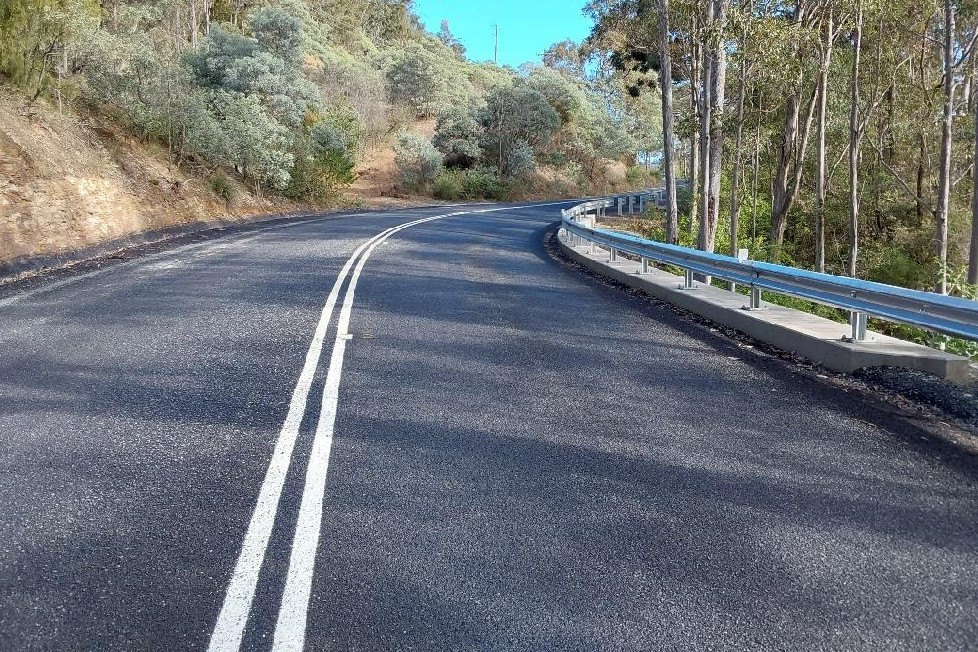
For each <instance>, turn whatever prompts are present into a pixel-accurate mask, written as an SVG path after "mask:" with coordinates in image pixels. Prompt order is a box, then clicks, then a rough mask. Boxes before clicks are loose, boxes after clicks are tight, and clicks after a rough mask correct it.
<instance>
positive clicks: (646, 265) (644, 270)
mask: <svg viewBox="0 0 978 652" xmlns="http://www.w3.org/2000/svg"><path fill="white" fill-rule="evenodd" d="M642 273H643V274H648V273H649V259H648V258H643V259H642Z"/></svg>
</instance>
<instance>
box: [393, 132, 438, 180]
mask: <svg viewBox="0 0 978 652" xmlns="http://www.w3.org/2000/svg"><path fill="white" fill-rule="evenodd" d="M394 163H395V164H396V165H397V168H398V170H399V172H400V175H401V183H402V184H404V186H406V187H407V188H410V189H412V190H423V189H425V188H427V187H428V186H429V185H430V184H431V183H432V182H434V180H435V178H436V177H437V176H438V174H439V173H440V172H441V171H442V168H443V167H444V157H443V156H442V154H441V152H439V151H438V150H437V149H435V146H434V145H432V144H431V142H430V141H429V140H427V139H426V138H423V137H421V136H418V135H416V134H401V136H400V138H398V141H397V146H396V147H395V148H394Z"/></svg>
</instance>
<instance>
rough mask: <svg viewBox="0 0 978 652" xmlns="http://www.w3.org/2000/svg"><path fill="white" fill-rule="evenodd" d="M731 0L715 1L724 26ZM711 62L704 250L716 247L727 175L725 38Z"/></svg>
mask: <svg viewBox="0 0 978 652" xmlns="http://www.w3.org/2000/svg"><path fill="white" fill-rule="evenodd" d="M728 2H729V0H715V1H714V5H713V7H714V9H713V22H714V24H719V25H720V26H721V29H722V26H723V23H724V21H725V20H726V14H727V6H728ZM711 50H712V51H711V55H712V62H711V64H710V184H709V194H708V197H707V205H708V207H709V214H708V219H707V220H706V224H707V230H706V233H705V236H706V237H705V238H703V246H702V247H701V248H702V249H703V250H704V251H713V250H714V249H715V248H716V233H717V225H718V224H719V222H720V184H721V181H722V178H723V175H722V167H721V165H722V162H723V113H724V111H723V104H724V99H725V88H726V83H727V48H726V43H725V42H724V39H723V38H722V37H721V38H720V41H719V43H717V44H716V48H715V49H712V48H711Z"/></svg>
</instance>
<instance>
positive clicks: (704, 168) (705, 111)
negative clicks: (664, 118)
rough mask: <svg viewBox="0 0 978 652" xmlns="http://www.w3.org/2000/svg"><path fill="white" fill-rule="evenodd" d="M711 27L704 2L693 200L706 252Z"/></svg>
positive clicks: (712, 63) (710, 4) (699, 238)
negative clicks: (708, 35) (708, 34)
mask: <svg viewBox="0 0 978 652" xmlns="http://www.w3.org/2000/svg"><path fill="white" fill-rule="evenodd" d="M712 26H713V2H712V0H707V4H706V15H705V20H704V27H705V28H706V29H704V30H702V31H701V32H700V33H699V34H698V35H697V36H696V38H699V39H701V46H700V47H701V51H702V53H703V57H702V60H703V76H702V78H701V82H702V83H701V87H702V92H701V93H700V97H701V99H700V186H701V187H700V196H699V197H698V198H697V199H698V201H699V204H700V220H699V235H698V236H697V245H696V246H697V247H698V248H699V249H702V250H703V251H706V237H707V232H708V231H709V228H710V189H711V184H710V170H711V167H710V152H711V151H712V149H711V147H710V135H711V133H712V130H711V129H710V123H711V121H712V115H711V111H712V110H713V83H712V80H713V78H714V66H715V59H714V55H713V48H712V47H711V46H710V43H709V41H708V40H707V38H706V32H707V30H709V29H710V28H711V27H712Z"/></svg>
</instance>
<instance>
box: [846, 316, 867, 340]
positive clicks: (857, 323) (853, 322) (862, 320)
mask: <svg viewBox="0 0 978 652" xmlns="http://www.w3.org/2000/svg"><path fill="white" fill-rule="evenodd" d="M868 322H869V315H867V314H866V313H864V312H857V311H855V310H853V311H852V312H850V313H849V325H850V326H851V327H852V339H853V340H854V341H856V342H865V341H866V326H867V324H868Z"/></svg>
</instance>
